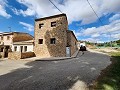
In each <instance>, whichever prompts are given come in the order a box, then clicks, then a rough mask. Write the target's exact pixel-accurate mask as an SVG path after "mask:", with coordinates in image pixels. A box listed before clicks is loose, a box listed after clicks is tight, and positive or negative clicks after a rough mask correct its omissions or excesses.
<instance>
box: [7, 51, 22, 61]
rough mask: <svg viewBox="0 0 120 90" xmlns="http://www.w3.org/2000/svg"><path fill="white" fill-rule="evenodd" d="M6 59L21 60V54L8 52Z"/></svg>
mask: <svg viewBox="0 0 120 90" xmlns="http://www.w3.org/2000/svg"><path fill="white" fill-rule="evenodd" d="M8 59H15V60H18V59H21V52H9V53H8Z"/></svg>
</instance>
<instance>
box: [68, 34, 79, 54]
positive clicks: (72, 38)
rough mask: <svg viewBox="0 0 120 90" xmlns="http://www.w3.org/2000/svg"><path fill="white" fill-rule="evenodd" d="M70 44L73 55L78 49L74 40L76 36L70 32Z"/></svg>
mask: <svg viewBox="0 0 120 90" xmlns="http://www.w3.org/2000/svg"><path fill="white" fill-rule="evenodd" d="M70 36H71V42H70V43H71V46H70V48H71V55H73V54H74V53H75V52H76V51H77V50H78V48H77V40H76V38H75V36H74V35H73V34H72V33H71V35H70Z"/></svg>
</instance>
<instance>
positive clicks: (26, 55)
mask: <svg viewBox="0 0 120 90" xmlns="http://www.w3.org/2000/svg"><path fill="white" fill-rule="evenodd" d="M34 56H35V54H34V52H25V53H21V52H9V53H8V59H15V60H18V59H24V58H30V57H34Z"/></svg>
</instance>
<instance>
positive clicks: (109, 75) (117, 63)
mask: <svg viewBox="0 0 120 90" xmlns="http://www.w3.org/2000/svg"><path fill="white" fill-rule="evenodd" d="M109 54H110V55H111V61H112V63H113V64H112V65H110V66H109V67H107V68H106V69H105V70H104V71H103V72H102V73H103V74H102V75H101V76H99V78H98V80H97V81H96V82H95V84H94V86H93V87H94V89H95V90H120V52H119V53H118V52H117V53H115V52H111V53H109Z"/></svg>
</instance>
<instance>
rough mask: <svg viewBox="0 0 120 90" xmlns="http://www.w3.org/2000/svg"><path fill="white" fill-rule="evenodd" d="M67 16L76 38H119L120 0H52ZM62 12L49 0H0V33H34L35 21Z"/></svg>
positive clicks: (92, 39) (104, 40)
mask: <svg viewBox="0 0 120 90" xmlns="http://www.w3.org/2000/svg"><path fill="white" fill-rule="evenodd" d="M51 1H52V2H53V3H54V4H55V5H56V6H57V7H58V8H59V9H60V10H61V11H62V12H63V13H65V14H66V15H67V19H68V23H69V26H68V28H69V30H72V31H73V32H74V33H75V35H76V37H77V39H78V40H86V41H91V42H108V41H114V40H119V39H120V0H89V2H90V4H91V6H92V7H93V9H94V10H95V12H96V14H97V15H98V17H99V19H100V20H101V22H102V23H100V21H99V19H98V18H97V16H96V15H95V13H94V12H93V10H92V9H91V7H90V5H89V4H88V2H87V0H51ZM56 14H61V12H60V11H59V10H57V9H56V8H55V7H54V6H53V5H52V4H51V3H50V2H49V0H0V32H9V31H10V30H11V31H13V32H25V33H29V34H31V35H33V36H34V20H35V19H37V18H42V17H47V16H51V15H56Z"/></svg>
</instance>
